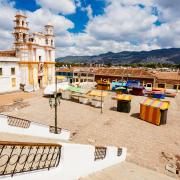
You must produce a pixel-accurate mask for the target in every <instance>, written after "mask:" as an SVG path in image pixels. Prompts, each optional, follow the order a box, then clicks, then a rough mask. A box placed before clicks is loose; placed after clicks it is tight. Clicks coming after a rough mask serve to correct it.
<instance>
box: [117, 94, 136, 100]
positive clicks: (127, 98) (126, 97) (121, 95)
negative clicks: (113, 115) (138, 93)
mask: <svg viewBox="0 0 180 180" xmlns="http://www.w3.org/2000/svg"><path fill="white" fill-rule="evenodd" d="M132 98H133V97H132V96H130V95H125V94H118V95H117V96H116V97H115V98H114V99H116V100H122V101H131V99H132Z"/></svg>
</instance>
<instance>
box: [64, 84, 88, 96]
mask: <svg viewBox="0 0 180 180" xmlns="http://www.w3.org/2000/svg"><path fill="white" fill-rule="evenodd" d="M67 90H69V91H72V92H76V93H82V94H86V93H87V92H88V91H89V90H87V89H82V88H80V87H74V86H69V87H68V88H67Z"/></svg>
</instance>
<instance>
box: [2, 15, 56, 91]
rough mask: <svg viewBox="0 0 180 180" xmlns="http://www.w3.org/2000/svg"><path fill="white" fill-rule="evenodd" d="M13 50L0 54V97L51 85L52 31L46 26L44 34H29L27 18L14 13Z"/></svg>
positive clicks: (53, 68)
mask: <svg viewBox="0 0 180 180" xmlns="http://www.w3.org/2000/svg"><path fill="white" fill-rule="evenodd" d="M13 36H14V44H13V49H12V50H8V51H0V93H5V92H12V91H17V90H19V89H20V87H21V88H24V87H31V88H33V90H38V89H39V88H42V87H45V86H47V85H48V84H51V83H53V82H54V77H55V43H54V40H55V38H54V27H53V26H52V25H46V26H45V27H44V33H42V32H34V33H31V34H30V33H29V26H28V21H27V16H26V15H24V14H22V13H17V14H16V15H15V20H14V32H13Z"/></svg>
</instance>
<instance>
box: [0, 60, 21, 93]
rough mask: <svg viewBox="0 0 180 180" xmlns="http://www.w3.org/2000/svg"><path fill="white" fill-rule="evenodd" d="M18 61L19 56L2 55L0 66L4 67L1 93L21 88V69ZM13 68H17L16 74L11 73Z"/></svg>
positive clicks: (0, 81)
mask: <svg viewBox="0 0 180 180" xmlns="http://www.w3.org/2000/svg"><path fill="white" fill-rule="evenodd" d="M18 61H19V59H18V58H13V57H0V68H2V75H0V93H4V92H11V91H17V90H19V86H20V70H19V64H18ZM11 68H15V75H11ZM12 78H15V79H16V86H15V87H12Z"/></svg>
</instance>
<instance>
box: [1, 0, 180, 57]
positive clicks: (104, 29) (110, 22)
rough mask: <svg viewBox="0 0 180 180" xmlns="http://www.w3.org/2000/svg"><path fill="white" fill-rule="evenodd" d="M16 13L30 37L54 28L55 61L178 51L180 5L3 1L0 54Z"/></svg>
mask: <svg viewBox="0 0 180 180" xmlns="http://www.w3.org/2000/svg"><path fill="white" fill-rule="evenodd" d="M18 10H21V11H23V12H24V13H26V15H27V17H28V21H29V26H30V32H29V33H32V32H34V31H42V32H43V31H44V29H43V27H44V25H46V24H52V25H54V31H55V36H56V39H55V42H56V56H57V57H59V56H61V57H62V56H66V55H97V54H101V53H106V52H109V51H112V52H120V51H141V50H147V51H148V50H152V49H160V48H171V47H180V18H179V17H180V0H171V1H170V0H0V40H1V41H0V50H1V49H2V50H3V49H11V48H12V46H13V36H12V31H13V20H14V15H15V14H16V12H17V11H18ZM7 14H8V15H7Z"/></svg>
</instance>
